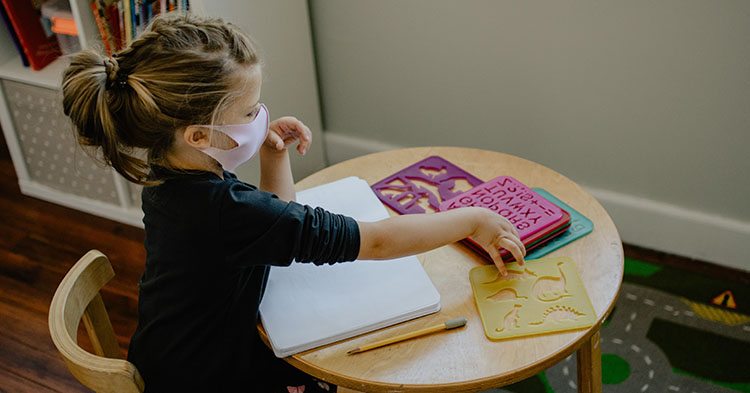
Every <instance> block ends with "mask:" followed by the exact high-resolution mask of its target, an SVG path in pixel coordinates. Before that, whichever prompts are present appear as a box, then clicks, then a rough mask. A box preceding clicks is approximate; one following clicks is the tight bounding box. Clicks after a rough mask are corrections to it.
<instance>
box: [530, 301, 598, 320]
mask: <svg viewBox="0 0 750 393" xmlns="http://www.w3.org/2000/svg"><path fill="white" fill-rule="evenodd" d="M584 315H586V314H584V313H582V312H580V311H578V310H576V309H575V308H573V307H570V306H566V305H564V304H557V305H554V306H552V307H549V308H547V309H546V310H544V315H542V319H541V320H540V321H537V322H529V325H541V324H543V323H546V322H549V321H552V322H562V321H566V320H567V321H575V320H576V319H578V318H581V317H582V316H584Z"/></svg>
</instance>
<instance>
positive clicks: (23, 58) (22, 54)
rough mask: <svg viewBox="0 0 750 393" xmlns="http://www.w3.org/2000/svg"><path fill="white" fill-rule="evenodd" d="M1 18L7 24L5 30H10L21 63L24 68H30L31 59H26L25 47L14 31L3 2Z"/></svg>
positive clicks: (0, 10) (0, 12) (0, 5)
mask: <svg viewBox="0 0 750 393" xmlns="http://www.w3.org/2000/svg"><path fill="white" fill-rule="evenodd" d="M0 16H2V18H3V23H4V24H5V28H6V29H7V30H8V34H9V35H10V39H11V40H12V41H13V45H15V46H16V50H17V51H18V55H19V56H20V57H21V63H23V66H24V67H28V66H29V59H28V57H26V53H25V52H24V50H23V47H22V46H21V41H19V40H18V35H16V31H15V30H14V29H13V24H12V23H11V21H10V17H8V13H7V12H6V11H5V6H4V5H3V4H2V3H1V2H0Z"/></svg>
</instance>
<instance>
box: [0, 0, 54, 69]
mask: <svg viewBox="0 0 750 393" xmlns="http://www.w3.org/2000/svg"><path fill="white" fill-rule="evenodd" d="M1 2H2V5H3V8H4V10H5V12H6V13H7V16H8V20H10V25H11V26H10V27H12V29H13V31H14V32H15V35H16V38H17V39H18V42H19V44H20V45H21V49H22V50H23V53H24V55H25V56H26V59H27V60H28V62H29V65H30V66H31V68H32V69H34V70H41V69H42V68H44V67H45V66H46V65H47V64H49V63H51V62H53V61H54V60H55V59H57V58H58V57H60V55H61V54H62V53H61V51H60V46H59V45H58V43H57V38H56V37H55V36H54V35H48V34H47V32H46V31H45V29H44V27H43V26H42V22H41V10H40V9H39V8H37V6H36V3H35V2H32V1H31V0H1ZM21 58H22V60H23V56H21Z"/></svg>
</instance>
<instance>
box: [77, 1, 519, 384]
mask: <svg viewBox="0 0 750 393" xmlns="http://www.w3.org/2000/svg"><path fill="white" fill-rule="evenodd" d="M261 79H262V77H261V61H260V59H259V58H258V53H257V50H256V48H255V47H254V45H253V43H252V42H251V41H250V39H248V37H246V36H245V35H244V34H243V33H242V32H240V31H239V30H238V29H237V28H236V27H235V26H234V25H232V24H229V23H225V22H223V21H221V20H219V19H211V18H202V17H197V16H193V15H190V14H167V15H165V16H161V17H158V18H156V19H155V20H154V21H153V22H152V23H151V25H150V26H149V27H148V28H147V29H146V30H145V31H144V32H143V33H142V34H141V35H140V36H139V37H138V39H136V40H134V41H133V42H132V43H131V44H130V46H129V47H127V48H126V49H124V50H122V51H121V52H119V53H116V54H115V55H114V56H113V57H102V56H100V55H99V54H97V53H95V52H93V51H90V50H87V51H82V52H79V53H77V54H76V55H75V56H74V57H73V59H72V63H71V65H70V66H69V67H68V68H67V69H66V70H65V73H64V77H63V85H62V91H63V107H64V110H65V114H66V115H68V116H69V117H70V118H71V120H72V121H73V124H74V127H75V129H76V131H77V135H78V140H79V142H80V143H81V144H82V145H86V146H96V147H100V148H101V149H102V153H103V158H104V160H105V161H106V163H107V164H108V165H111V166H112V167H113V168H114V169H116V170H117V171H118V172H119V173H120V174H121V175H122V176H124V177H125V178H126V179H128V180H129V181H132V182H134V183H137V184H141V185H144V186H145V187H144V188H143V198H142V199H143V212H144V218H143V223H144V226H145V230H146V241H145V248H146V266H145V270H144V272H143V276H142V277H141V279H140V281H139V286H140V295H139V305H138V307H139V309H138V311H139V321H138V327H137V329H136V332H135V334H134V335H133V338H132V340H131V343H130V350H129V353H128V359H129V360H130V361H131V362H133V363H134V364H135V365H136V367H137V368H138V370H139V371H140V373H141V375H142V377H143V379H144V382H145V384H146V391H147V392H172V391H175V392H187V391H200V392H209V391H210V392H214V391H215V392H234V391H245V392H277V391H279V392H287V391H292V387H297V386H299V385H302V386H299V388H298V389H297V388H295V389H297V390H298V391H303V390H305V388H306V389H307V390H306V391H307V392H311V391H314V390H315V389H317V388H318V387H317V384H312V383H310V381H311V379H309V378H308V379H305V377H306V376H304V375H303V374H301V373H298V372H296V370H294V369H293V368H291V367H289V366H288V365H286V363H285V362H284V361H283V360H280V359H276V358H275V357H274V356H273V353H272V352H271V351H270V350H269V349H268V348H267V347H266V346H265V345H264V344H263V343H262V342H261V341H260V339H259V337H258V335H257V330H256V323H257V315H258V305H259V303H260V300H261V297H262V296H263V291H264V289H265V280H266V277H267V275H268V269H269V266H270V265H276V266H288V265H289V264H291V263H292V260H297V261H298V262H308V263H314V264H316V265H321V264H326V263H328V264H332V263H337V262H345V261H354V260H355V259H365V260H372V259H391V258H396V257H401V256H405V255H411V254H418V253H422V252H425V251H428V250H430V249H433V248H436V247H440V246H443V245H446V244H450V243H453V242H456V241H458V240H461V239H463V238H466V237H468V236H471V238H472V239H474V240H475V241H477V242H478V243H479V244H481V245H482V246H483V247H484V248H485V249H487V250H490V253H491V254H492V257H493V258H494V261H495V264H496V265H497V267H498V269H499V270H500V271H501V272H503V273H504V274H505V267H504V266H503V262H502V259H501V258H500V255H499V249H500V248H505V249H507V250H509V251H510V252H511V253H512V254H513V256H514V257H515V258H516V259H517V260H518V261H520V262H523V256H524V255H525V249H524V247H523V244H522V243H521V242H520V241H519V239H518V234H517V232H516V230H515V229H514V228H513V226H512V225H511V224H510V223H509V222H508V221H507V220H505V219H504V218H502V217H501V216H499V215H497V214H495V213H493V212H491V211H490V210H488V209H482V208H463V209H456V210H451V211H448V212H444V213H435V214H426V215H406V216H399V217H393V218H389V219H386V220H383V221H379V222H373V223H365V222H356V221H355V220H353V219H352V218H350V217H345V216H342V215H337V214H332V213H330V212H328V211H325V210H323V209H321V208H313V207H310V206H303V205H300V204H298V203H296V202H294V198H295V190H294V181H293V179H292V174H291V169H290V164H289V155H288V151H287V149H288V148H289V147H290V146H292V145H294V144H297V146H296V150H297V151H298V152H299V153H300V154H305V152H306V151H307V149H308V148H309V146H310V143H311V133H310V130H309V129H308V128H307V127H306V126H305V125H304V124H303V123H302V122H300V121H299V120H297V119H295V118H293V117H281V118H279V119H277V120H274V121H269V111H268V109H267V108H266V107H265V106H264V105H263V104H262V103H261V102H260V95H261ZM258 151H259V152H260V163H261V179H260V185H259V187H255V186H253V185H250V184H246V183H243V182H242V181H239V180H238V179H237V178H236V176H235V175H234V174H232V173H231V171H232V170H234V168H235V167H237V166H238V165H240V164H241V163H242V162H245V161H247V160H248V159H250V158H251V157H252V156H253V155H254V154H256V153H257V152H258ZM426 228H427V229H428V230H425V229H426ZM301 322H302V323H304V321H301ZM279 374H281V375H282V377H280V378H276V377H275V376H276V375H279ZM289 385H291V386H289ZM303 386H304V387H303ZM287 388H289V389H287Z"/></svg>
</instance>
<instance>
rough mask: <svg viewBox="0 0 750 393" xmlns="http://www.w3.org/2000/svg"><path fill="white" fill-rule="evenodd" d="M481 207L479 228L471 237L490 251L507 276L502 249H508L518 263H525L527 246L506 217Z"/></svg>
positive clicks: (496, 264) (499, 268) (503, 273)
mask: <svg viewBox="0 0 750 393" xmlns="http://www.w3.org/2000/svg"><path fill="white" fill-rule="evenodd" d="M480 209H481V215H482V216H481V217H482V218H481V219H480V220H479V225H478V226H477V229H476V230H475V231H474V233H473V234H471V236H469V237H471V238H472V240H474V241H475V242H477V243H479V245H481V246H482V247H483V248H484V249H485V250H487V252H489V253H490V257H492V260H493V261H494V262H495V266H497V270H499V271H500V274H502V275H503V276H505V275H507V274H508V271H507V269H505V263H504V262H503V258H502V256H500V249H501V248H504V249H506V250H508V251H509V252H510V253H511V254H512V255H513V257H515V258H516V261H517V262H518V264H519V265H523V264H524V259H523V258H524V257H525V256H526V247H524V245H523V243H522V242H521V240H520V238H519V236H518V231H516V228H515V227H514V226H513V224H511V223H510V222H509V221H508V220H507V219H506V218H505V217H503V216H501V215H499V214H497V213H495V212H493V211H492V210H489V209H485V208H480Z"/></svg>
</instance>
